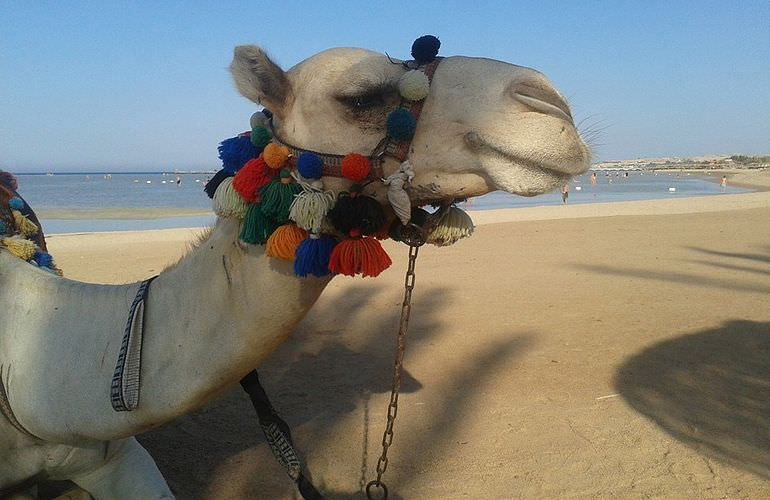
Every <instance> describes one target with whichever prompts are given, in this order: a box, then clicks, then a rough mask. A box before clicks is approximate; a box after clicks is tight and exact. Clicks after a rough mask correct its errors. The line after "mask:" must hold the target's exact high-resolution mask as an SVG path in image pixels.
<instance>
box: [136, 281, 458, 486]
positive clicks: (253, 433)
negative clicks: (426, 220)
mask: <svg viewBox="0 0 770 500" xmlns="http://www.w3.org/2000/svg"><path fill="white" fill-rule="evenodd" d="M383 290H384V288H383V287H382V286H378V285H374V284H367V285H361V286H358V287H352V288H350V291H348V292H346V294H345V297H344V298H342V299H340V300H339V301H338V302H337V303H333V304H330V305H329V304H327V306H326V308H325V309H324V310H321V311H316V314H318V315H321V316H326V315H332V317H338V318H340V324H341V325H345V324H346V323H350V322H353V320H354V319H356V318H357V317H359V316H361V317H362V318H365V319H366V321H365V324H366V325H367V328H366V330H364V331H360V332H356V336H357V337H358V340H359V342H360V344H361V345H360V346H359V347H357V348H356V349H351V348H350V347H349V346H348V345H346V344H345V341H344V340H343V339H341V338H339V337H340V336H341V332H340V331H339V330H323V329H315V328H314V327H313V325H307V324H304V325H301V326H300V330H303V331H301V332H295V334H294V335H293V336H292V337H290V338H289V340H287V341H286V342H285V343H284V344H283V345H281V346H280V347H279V349H278V350H277V351H276V352H275V353H274V354H273V355H272V356H271V357H270V358H269V359H268V360H267V361H266V362H265V363H264V364H263V365H261V366H260V367H259V374H260V379H261V381H262V384H263V386H264V387H265V390H266V391H267V393H268V395H269V397H270V399H271V401H272V403H273V405H274V406H275V407H276V409H277V411H278V413H279V414H280V415H281V416H282V417H283V418H284V420H286V422H287V423H288V424H289V425H290V426H291V427H292V428H297V427H299V426H301V425H303V424H306V423H308V422H312V423H313V424H314V425H318V426H320V427H321V428H323V427H326V428H329V433H331V432H332V431H333V429H334V427H335V426H336V425H338V422H339V421H340V420H341V417H342V416H344V415H346V414H348V413H350V412H352V411H354V410H355V409H356V408H357V407H358V406H359V403H360V401H361V400H362V399H364V398H366V397H368V395H371V394H378V393H388V392H389V391H390V384H391V377H392V371H393V356H394V352H395V351H394V345H395V333H396V330H397V327H398V318H399V314H400V303H399V305H392V304H386V305H383V304H382V302H383V301H382V296H381V295H382V293H383ZM419 295H420V298H419V299H418V300H419V306H418V305H415V307H417V308H418V310H419V312H416V313H415V314H414V315H413V319H412V328H411V331H410V333H409V340H408V342H420V341H423V340H426V339H429V338H430V337H432V336H434V335H435V334H437V333H438V332H439V331H440V328H439V323H438V321H437V319H436V315H437V314H438V313H440V311H441V308H442V303H444V302H446V300H445V299H446V291H445V290H441V289H430V290H428V289H426V290H424V291H423V290H421V291H420V294H419ZM378 305H379V307H378ZM308 343H311V344H316V345H317V346H318V349H317V350H315V349H307V344H308ZM421 388H422V385H421V384H420V382H419V381H417V380H416V379H414V377H412V376H411V375H410V373H409V371H408V370H406V371H405V372H404V374H403V377H402V386H401V392H402V393H411V392H415V391H418V390H420V389H421ZM378 423H379V422H378ZM138 439H139V441H140V442H141V443H142V445H143V446H145V448H147V449H148V451H149V452H150V454H151V455H152V456H153V458H155V461H156V463H157V465H158V467H159V468H160V470H161V472H162V473H163V474H164V477H166V479H167V480H168V482H169V485H170V486H171V488H172V490H173V491H174V493H175V494H176V495H177V496H178V497H179V498H209V497H211V496H212V495H211V494H210V493H207V491H208V487H209V485H210V483H211V480H212V479H213V478H215V477H216V476H217V469H218V468H219V467H220V466H221V465H222V464H223V463H226V462H227V461H228V459H229V458H231V457H233V456H235V455H238V454H239V453H241V452H243V451H245V450H247V449H251V448H255V447H260V446H262V447H267V444H266V442H265V439H264V436H263V435H262V432H261V430H260V428H259V425H258V421H257V418H256V414H255V412H254V409H253V408H252V406H251V403H250V401H249V399H248V397H247V395H246V394H245V392H244V391H243V390H242V389H241V388H240V387H238V386H236V387H234V388H233V389H232V390H230V391H229V392H228V393H226V394H225V395H224V396H223V397H221V398H219V399H217V400H215V401H213V402H211V403H209V404H208V405H207V406H206V407H205V408H203V409H202V410H200V411H198V412H196V413H194V414H191V415H188V416H185V417H182V418H180V419H177V420H175V421H173V422H171V423H169V424H167V425H165V426H163V427H161V428H159V429H156V430H153V431H151V432H148V433H146V434H143V435H142V436H138ZM295 441H296V445H297V448H298V451H299V452H300V453H301V452H302V450H303V449H309V448H311V447H313V448H315V447H322V446H323V440H322V439H321V440H318V441H314V442H313V443H306V442H302V439H301V438H299V439H298V436H295ZM249 467H251V465H249ZM253 467H254V469H255V472H254V480H253V481H250V482H249V483H248V484H246V485H244V488H245V489H244V496H243V498H253V497H255V495H256V496H260V495H262V494H264V492H263V493H260V494H257V492H260V489H259V485H261V486H264V482H265V481H268V482H269V483H270V486H271V490H272V489H279V490H283V491H285V494H286V495H288V496H291V494H293V490H294V485H293V484H292V482H291V481H290V479H289V478H288V476H286V473H285V471H284V470H283V469H282V468H281V467H280V466H279V465H278V464H277V462H275V461H274V460H272V458H271V459H270V460H269V461H268V462H265V461H262V462H261V463H259V464H254V465H253ZM325 493H327V494H328V492H325ZM355 495H356V496H360V493H359V492H356V493H355ZM346 496H348V494H347V493H344V492H340V493H337V494H335V495H332V496H330V498H343V497H346ZM391 497H392V496H391Z"/></svg>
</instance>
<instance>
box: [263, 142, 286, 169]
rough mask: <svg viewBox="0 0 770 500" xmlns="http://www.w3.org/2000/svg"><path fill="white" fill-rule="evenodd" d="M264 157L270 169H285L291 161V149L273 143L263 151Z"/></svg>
mask: <svg viewBox="0 0 770 500" xmlns="http://www.w3.org/2000/svg"><path fill="white" fill-rule="evenodd" d="M262 156H263V157H264V159H265V163H267V166H268V167H270V168H283V166H284V165H286V162H287V161H288V160H289V148H287V147H286V146H281V145H280V144H276V143H274V142H272V143H270V144H268V145H267V146H265V149H264V150H263V151H262Z"/></svg>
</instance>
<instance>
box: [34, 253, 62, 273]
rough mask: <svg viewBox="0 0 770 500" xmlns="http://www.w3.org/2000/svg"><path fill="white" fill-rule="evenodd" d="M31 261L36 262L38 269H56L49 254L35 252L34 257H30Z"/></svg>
mask: <svg viewBox="0 0 770 500" xmlns="http://www.w3.org/2000/svg"><path fill="white" fill-rule="evenodd" d="M32 259H33V260H34V261H35V262H37V265H38V266H40V267H47V268H49V269H55V268H56V266H54V263H53V257H52V256H51V254H50V253H47V252H43V251H41V250H38V251H36V252H35V255H34V256H33V257H32Z"/></svg>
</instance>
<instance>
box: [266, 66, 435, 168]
mask: <svg viewBox="0 0 770 500" xmlns="http://www.w3.org/2000/svg"><path fill="white" fill-rule="evenodd" d="M442 59H443V58H442V57H437V58H436V59H434V60H433V61H431V62H430V63H428V64H427V65H426V66H425V69H424V70H423V72H424V73H425V76H426V77H428V82H429V83H432V82H433V75H434V74H435V72H436V68H437V67H438V65H439V63H440V62H441V60H442ZM425 99H427V97H426V98H425ZM425 99H422V100H419V101H407V100H406V99H401V104H400V105H399V107H400V108H402V109H405V110H407V111H408V112H409V113H410V114H411V115H412V117H413V118H414V121H415V122H418V121H419V120H420V114H421V113H422V108H423V104H424V103H425ZM268 126H269V127H270V133H271V134H272V136H273V140H274V141H275V142H277V143H279V144H281V145H283V146H286V148H288V149H289V152H290V153H291V156H290V157H289V166H290V167H291V168H295V167H296V165H297V159H298V158H299V156H300V155H301V154H302V153H313V154H314V155H316V156H318V157H319V158H320V159H321V161H322V162H323V167H322V170H321V171H322V175H323V176H324V177H344V176H343V175H342V159H343V158H345V156H346V155H338V154H331V153H320V152H318V151H313V150H312V149H304V148H301V147H299V146H295V145H293V144H291V143H289V142H287V141H286V140H284V139H282V138H281V137H280V136H279V135H278V131H277V130H276V128H275V124H274V123H273V117H272V116H271V117H270V119H269V120H268ZM411 146H412V139H410V140H408V141H395V140H393V139H392V138H391V137H390V136H387V135H386V136H385V137H383V138H382V140H381V141H380V142H379V143H377V146H375V148H374V149H373V150H372V152H371V153H369V156H368V158H369V165H370V166H371V171H370V172H369V177H368V178H369V179H370V180H376V179H381V178H382V177H383V170H382V164H383V163H384V157H385V156H390V157H391V158H395V159H396V160H398V161H399V162H403V161H404V160H406V159H407V157H408V156H409V153H410V152H411Z"/></svg>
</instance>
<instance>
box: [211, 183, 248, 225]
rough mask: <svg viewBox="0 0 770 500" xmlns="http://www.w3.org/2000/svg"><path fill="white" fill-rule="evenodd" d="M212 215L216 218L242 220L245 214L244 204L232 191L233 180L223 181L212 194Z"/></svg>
mask: <svg viewBox="0 0 770 500" xmlns="http://www.w3.org/2000/svg"><path fill="white" fill-rule="evenodd" d="M212 206H213V208H214V213H215V214H217V216H218V217H234V218H237V219H242V218H243V216H244V215H245V214H246V202H244V201H243V198H241V196H240V195H239V194H238V193H237V192H236V191H235V189H233V178H232V177H228V178H226V179H224V180H223V181H222V182H221V183H220V184H219V187H218V188H217V190H216V192H215V193H214V199H213V200H212Z"/></svg>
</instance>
